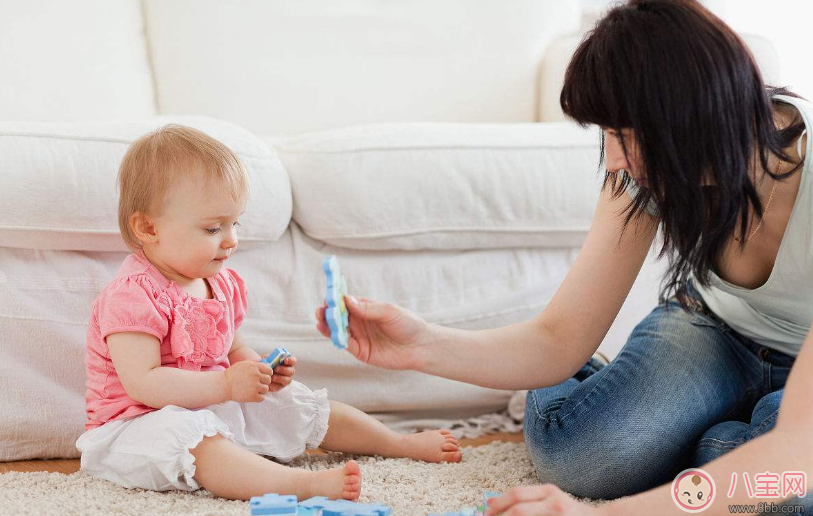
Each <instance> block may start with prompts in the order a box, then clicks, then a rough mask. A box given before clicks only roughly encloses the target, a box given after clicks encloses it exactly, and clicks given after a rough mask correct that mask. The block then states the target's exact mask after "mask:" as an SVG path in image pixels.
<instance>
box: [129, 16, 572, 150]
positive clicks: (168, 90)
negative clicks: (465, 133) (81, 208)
mask: <svg viewBox="0 0 813 516" xmlns="http://www.w3.org/2000/svg"><path fill="white" fill-rule="evenodd" d="M579 4H580V2H579V1H578V0H512V1H511V2H510V8H508V7H506V4H505V3H504V2H499V1H494V0H410V1H371V0H342V1H340V2H337V1H335V0H274V1H268V0H242V1H240V2H224V1H222V0H145V2H144V5H145V13H146V15H145V17H146V23H147V33H148V35H149V47H150V52H151V57H152V63H153V66H154V70H155V79H156V80H155V83H156V89H157V96H158V104H159V106H160V109H161V112H162V113H172V114H179V113H194V114H202V115H208V116H214V117H217V118H221V119H224V120H230V121H232V122H235V123H238V124H240V125H243V126H245V127H247V128H249V129H251V130H252V131H255V132H257V133H259V134H267V135H273V136H279V135H285V134H297V133H302V132H305V131H313V130H322V129H328V128H334V127H342V126H347V125H350V124H359V123H378V122H386V123H393V122H415V121H435V122H532V121H534V120H535V117H536V102H537V98H538V91H537V89H538V88H540V87H541V85H539V84H538V82H537V78H538V70H539V63H540V62H541V60H542V56H543V54H544V53H545V49H546V48H547V46H548V44H549V43H550V42H551V41H552V40H553V39H556V38H558V37H561V36H563V35H565V34H570V33H572V32H574V31H576V30H578V28H579V23H580V15H581V10H580V5H579Z"/></svg>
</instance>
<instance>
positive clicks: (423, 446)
mask: <svg viewBox="0 0 813 516" xmlns="http://www.w3.org/2000/svg"><path fill="white" fill-rule="evenodd" d="M403 446H404V450H405V453H404V456H405V457H410V458H412V459H418V460H425V461H426V462H460V461H461V460H463V454H462V453H460V446H459V445H458V444H457V439H455V437H454V436H453V435H452V433H451V432H450V431H448V430H429V431H426V432H420V433H417V434H408V435H404V436H403Z"/></svg>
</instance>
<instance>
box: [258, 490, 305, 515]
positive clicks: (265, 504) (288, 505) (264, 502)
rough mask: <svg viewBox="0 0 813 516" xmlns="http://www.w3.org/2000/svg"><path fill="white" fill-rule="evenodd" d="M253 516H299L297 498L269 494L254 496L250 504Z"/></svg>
mask: <svg viewBox="0 0 813 516" xmlns="http://www.w3.org/2000/svg"><path fill="white" fill-rule="evenodd" d="M248 505H249V508H250V509H251V514H252V516H256V515H262V514H297V504H296V496H294V495H278V494H277V493H268V494H265V495H263V496H252V497H251V500H250V501H249V503H248Z"/></svg>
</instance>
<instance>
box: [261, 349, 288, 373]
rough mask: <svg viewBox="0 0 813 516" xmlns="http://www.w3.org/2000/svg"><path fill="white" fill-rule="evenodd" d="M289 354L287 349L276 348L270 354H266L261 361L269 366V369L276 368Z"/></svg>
mask: <svg viewBox="0 0 813 516" xmlns="http://www.w3.org/2000/svg"><path fill="white" fill-rule="evenodd" d="M290 356H291V353H289V352H288V350H287V349H285V348H277V349H275V350H274V351H272V352H271V354H270V355H268V356H267V357H265V358H264V359H262V360H261V361H262V362H265V363H266V364H268V365H269V366H271V369H276V368H277V366H278V365H280V364H281V363H282V362H283V360H285V359H286V358H288V357H290Z"/></svg>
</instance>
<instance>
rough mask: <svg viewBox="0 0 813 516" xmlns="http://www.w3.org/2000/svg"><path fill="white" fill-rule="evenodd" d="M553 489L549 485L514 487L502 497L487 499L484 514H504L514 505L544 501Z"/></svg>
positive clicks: (487, 515) (488, 515)
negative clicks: (486, 508)
mask: <svg viewBox="0 0 813 516" xmlns="http://www.w3.org/2000/svg"><path fill="white" fill-rule="evenodd" d="M555 489H556V487H555V486H553V485H551V484H542V485H536V486H523V487H515V488H513V489H511V490H509V491H508V492H507V493H505V494H504V495H502V496H497V497H495V498H489V499H488V510H486V512H485V514H486V516H493V515H494V514H500V513H502V512H505V511H506V510H507V509H509V508H510V507H513V506H514V505H518V504H522V503H527V502H533V501H541V500H544V499H545V498H547V497H548V496H550V495H551V494H552V493H553V491H554V490H555Z"/></svg>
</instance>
